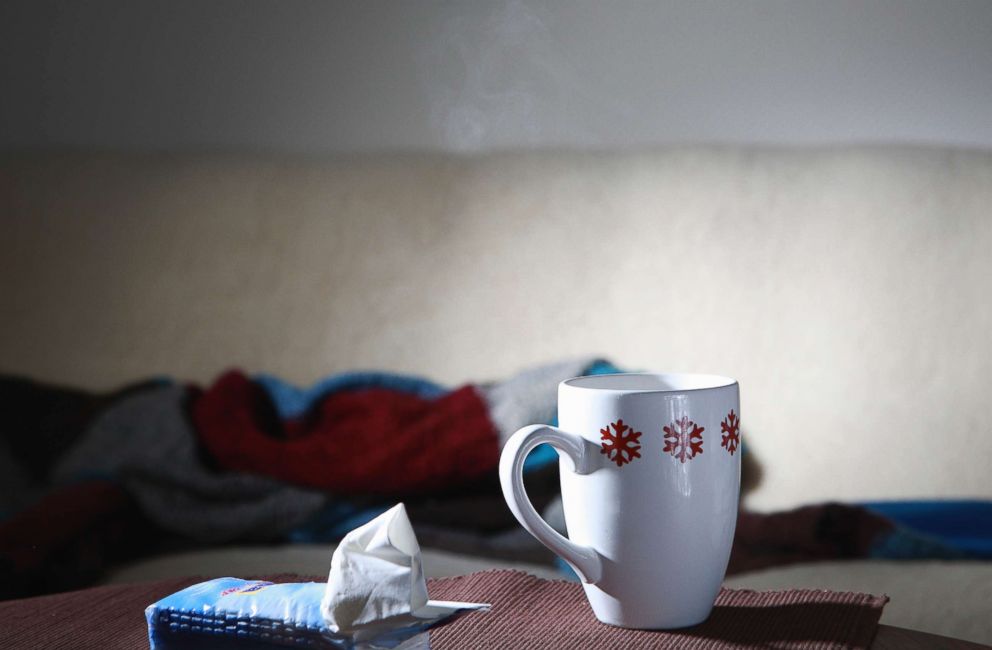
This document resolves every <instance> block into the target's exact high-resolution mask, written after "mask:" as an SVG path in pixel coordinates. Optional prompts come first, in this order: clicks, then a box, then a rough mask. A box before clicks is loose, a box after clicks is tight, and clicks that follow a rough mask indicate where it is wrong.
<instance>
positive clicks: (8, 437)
mask: <svg viewBox="0 0 992 650" xmlns="http://www.w3.org/2000/svg"><path fill="white" fill-rule="evenodd" d="M161 383H162V381H161V380H156V379H153V380H150V381H145V382H140V383H137V384H132V385H129V386H126V387H124V388H122V389H120V390H117V391H114V392H111V393H91V392H88V391H84V390H79V389H75V388H67V387H65V386H58V385H54V384H47V383H42V382H37V381H34V380H31V379H27V378H25V377H18V376H12V375H0V413H3V417H2V418H0V518H3V517H6V516H9V515H12V514H14V513H16V512H18V511H20V510H21V509H23V508H25V507H27V506H29V505H30V504H31V503H32V502H34V501H35V500H37V499H38V498H40V497H41V496H43V495H44V493H45V491H46V489H47V488H46V483H47V476H48V473H49V471H50V469H51V466H52V463H53V462H54V461H55V459H57V458H58V457H59V456H60V455H61V454H62V453H63V452H64V451H65V450H66V449H68V448H69V447H70V446H71V445H72V443H73V442H75V440H76V439H77V438H78V437H79V436H81V435H82V434H83V432H84V431H85V430H86V427H87V426H89V423H90V422H92V421H93V419H94V418H96V417H97V416H98V415H99V414H100V413H101V412H102V411H103V410H105V409H107V408H109V407H110V406H111V405H112V404H114V403H116V402H117V401H119V400H120V399H122V398H125V397H127V396H129V395H134V394H136V393H139V392H141V391H142V390H145V389H148V388H151V387H155V386H159V385H161Z"/></svg>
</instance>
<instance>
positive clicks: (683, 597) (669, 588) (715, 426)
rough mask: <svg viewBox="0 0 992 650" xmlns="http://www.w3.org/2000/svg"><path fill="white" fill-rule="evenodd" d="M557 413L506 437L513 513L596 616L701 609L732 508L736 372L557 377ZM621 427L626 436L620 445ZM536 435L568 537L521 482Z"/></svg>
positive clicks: (647, 618)
mask: <svg viewBox="0 0 992 650" xmlns="http://www.w3.org/2000/svg"><path fill="white" fill-rule="evenodd" d="M731 413H733V416H731ZM558 420H559V424H560V425H561V428H557V427H550V426H544V425H533V426H529V427H524V428H523V429H521V430H519V431H517V432H516V433H515V434H514V435H513V436H512V437H511V438H510V440H509V441H508V442H507V444H506V446H505V447H504V449H503V454H502V457H501V459H500V481H501V482H502V485H503V494H504V496H505V497H506V501H507V504H508V505H509V507H510V509H511V510H512V511H513V514H514V515H515V516H516V517H517V519H518V520H519V521H520V523H521V524H522V525H523V527H524V528H526V529H527V530H528V531H529V532H530V533H531V534H532V535H534V536H535V537H536V538H537V539H538V540H539V541H541V542H542V543H543V544H545V545H546V546H548V548H550V549H551V550H552V551H554V552H555V553H557V554H558V555H560V556H561V557H562V558H564V559H565V560H566V561H567V562H568V563H569V564H570V565H571V566H572V567H573V568H574V569H575V570H576V572H577V573H578V574H579V576H580V577H581V578H582V580H583V583H584V584H583V586H584V587H585V591H586V596H587V597H588V599H589V603H590V604H591V605H592V609H593V611H594V612H595V614H596V616H597V618H599V620H600V621H602V622H604V623H609V624H611V625H619V626H623V627H633V628H648V629H661V628H678V627H685V626H689V625H694V624H696V623H699V622H701V621H703V620H705V619H706V617H707V616H709V613H710V611H711V609H712V608H713V602H714V600H715V599H716V596H717V593H718V592H719V590H720V584H721V582H722V581H723V577H724V573H725V572H726V569H727V562H728V560H729V558H730V548H731V544H732V542H733V537H734V527H735V525H736V520H737V503H738V496H739V491H740V450H739V448H737V449H734V450H733V453H731V448H732V447H734V444H733V441H734V439H735V438H736V440H737V441H738V442H739V430H740V427H739V422H740V401H739V392H738V385H737V382H736V381H734V380H732V379H728V378H725V377H718V376H713V375H688V374H624V375H602V376H596V377H579V378H576V379H570V380H568V381H565V382H562V383H561V385H560V386H559V388H558ZM628 427H629V428H628ZM727 429H729V433H728V431H726V430H727ZM618 432H619V435H618ZM693 432H695V435H693ZM617 438H619V439H620V440H621V441H623V440H626V441H627V442H625V443H624V444H622V445H621V447H622V449H621V450H617V449H615V448H614V446H615V445H614V441H615V439H617ZM542 443H548V444H551V445H552V446H554V447H555V448H557V449H558V450H559V452H560V453H559V456H560V458H561V461H560V467H561V487H562V501H563V503H564V509H565V522H566V524H567V527H568V532H569V537H568V538H565V537H563V536H562V535H560V534H558V533H557V532H555V531H554V530H553V529H552V528H551V527H550V526H549V525H548V524H547V523H546V522H544V520H542V519H541V518H540V516H539V515H538V514H537V512H536V511H535V509H534V507H533V506H532V505H531V503H530V501H529V500H528V499H527V495H526V492H525V490H524V485H523V462H524V459H525V458H526V457H527V454H528V453H529V452H530V451H531V450H532V449H534V448H535V447H536V446H538V445H540V444H542ZM700 443H701V444H700Z"/></svg>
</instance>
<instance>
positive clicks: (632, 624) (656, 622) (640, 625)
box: [594, 609, 712, 630]
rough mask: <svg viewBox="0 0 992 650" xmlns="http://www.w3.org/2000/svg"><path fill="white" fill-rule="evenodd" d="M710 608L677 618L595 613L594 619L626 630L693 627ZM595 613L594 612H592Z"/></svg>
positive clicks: (707, 614) (708, 613)
mask: <svg viewBox="0 0 992 650" xmlns="http://www.w3.org/2000/svg"><path fill="white" fill-rule="evenodd" d="M711 612H712V609H710V610H708V611H706V612H705V613H704V614H703V615H702V616H698V615H697V616H690V617H684V618H678V619H664V618H662V619H653V620H643V619H640V620H639V619H637V618H624V617H620V618H604V617H601V616H600V615H599V614H596V619H597V620H598V621H599V622H600V623H604V624H606V625H609V626H611V627H621V628H625V629H628V630H682V629H685V628H687V627H694V626H696V625H699V624H700V623H703V622H704V621H706V619H708V618H709V617H710V613H711ZM594 613H595V612H594Z"/></svg>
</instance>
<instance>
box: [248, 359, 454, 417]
mask: <svg viewBox="0 0 992 650" xmlns="http://www.w3.org/2000/svg"><path fill="white" fill-rule="evenodd" d="M255 381H256V382H257V383H258V384H259V385H260V386H261V387H262V388H264V389H265V390H266V392H268V394H269V399H270V400H272V406H273V407H275V409H276V413H277V414H278V415H279V417H280V418H282V419H283V420H289V419H292V418H298V417H301V416H303V415H305V414H306V412H307V411H309V410H310V409H312V408H313V407H314V406H316V405H317V403H318V402H319V401H320V400H321V399H322V398H324V397H326V396H327V395H329V394H331V393H339V392H341V391H346V390H365V389H369V388H385V389H388V390H394V391H397V392H399V393H409V394H410V395H416V396H417V397H422V398H424V399H435V398H437V397H440V396H441V395H443V394H445V393H447V392H448V390H449V389H448V388H446V387H444V386H442V385H441V384H437V383H434V382H433V381H430V380H429V379H424V378H423V377H416V376H413V375H400V374H396V373H390V372H374V371H364V372H342V373H339V374H336V375H330V376H329V377H325V378H324V379H321V380H319V381H318V382H316V383H315V384H313V385H312V386H307V387H305V388H301V387H299V386H295V385H293V384H291V383H289V382H287V381H285V380H283V379H280V378H279V377H276V376H275V375H269V374H261V375H256V376H255Z"/></svg>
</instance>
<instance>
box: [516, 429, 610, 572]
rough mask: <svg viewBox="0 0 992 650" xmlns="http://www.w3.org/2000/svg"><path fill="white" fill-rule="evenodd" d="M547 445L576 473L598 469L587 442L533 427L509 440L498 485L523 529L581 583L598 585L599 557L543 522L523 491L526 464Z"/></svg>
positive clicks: (566, 433)
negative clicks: (566, 461)
mask: <svg viewBox="0 0 992 650" xmlns="http://www.w3.org/2000/svg"><path fill="white" fill-rule="evenodd" d="M543 443H548V444H549V445H551V446H552V447H554V448H555V449H557V450H559V451H561V452H563V453H564V454H565V455H566V456H568V457H569V458H570V459H571V460H572V464H573V465H574V466H575V472H576V473H578V474H588V473H589V472H591V471H592V470H593V469H595V467H594V466H593V462H592V460H593V459H592V458H590V454H589V452H588V450H587V446H586V441H585V440H584V439H582V438H580V437H579V436H577V435H575V434H572V433H568V432H567V431H562V430H561V429H559V428H558V427H552V426H548V425H544V424H532V425H531V426H528V427H524V428H523V429H520V430H519V431H517V432H516V433H514V434H513V435H512V436H510V439H509V440H507V442H506V444H505V445H504V446H503V453H502V454H501V455H500V458H499V482H500V484H501V485H502V487H503V498H505V499H506V504H507V505H508V506H509V507H510V512H512V513H513V516H514V517H516V518H517V521H519V522H520V525H521V526H523V527H524V529H525V530H526V531H527V532H528V533H530V534H531V535H533V536H534V537H535V538H537V541H539V542H541V543H542V544H544V545H545V546H547V547H548V548H549V549H551V550H552V551H553V552H554V553H556V554H557V555H559V556H560V557H561V558H562V559H563V560H565V561H566V562H568V564H569V566H571V567H572V568H573V569H575V572H576V573H577V574H578V575H579V577H580V578H582V582H588V583H591V584H595V583H596V582H598V581H599V579H600V577H601V576H602V571H603V567H602V561H601V560H600V557H599V553H597V552H596V551H595V549H593V548H591V547H588V546H581V545H579V544H576V543H575V542H573V541H572V540H570V539H568V538H567V537H565V536H564V535H562V534H561V533H559V532H558V531H556V530H555V529H554V528H552V527H551V526H549V525H548V522H546V521H544V519H542V518H541V516H540V515H539V514H537V510H535V509H534V505H533V504H532V503H531V502H530V499H528V498H527V491H526V490H525V489H524V460H526V459H527V454H529V453H530V452H531V450H533V449H534V448H535V447H537V446H538V445H540V444H543Z"/></svg>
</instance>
